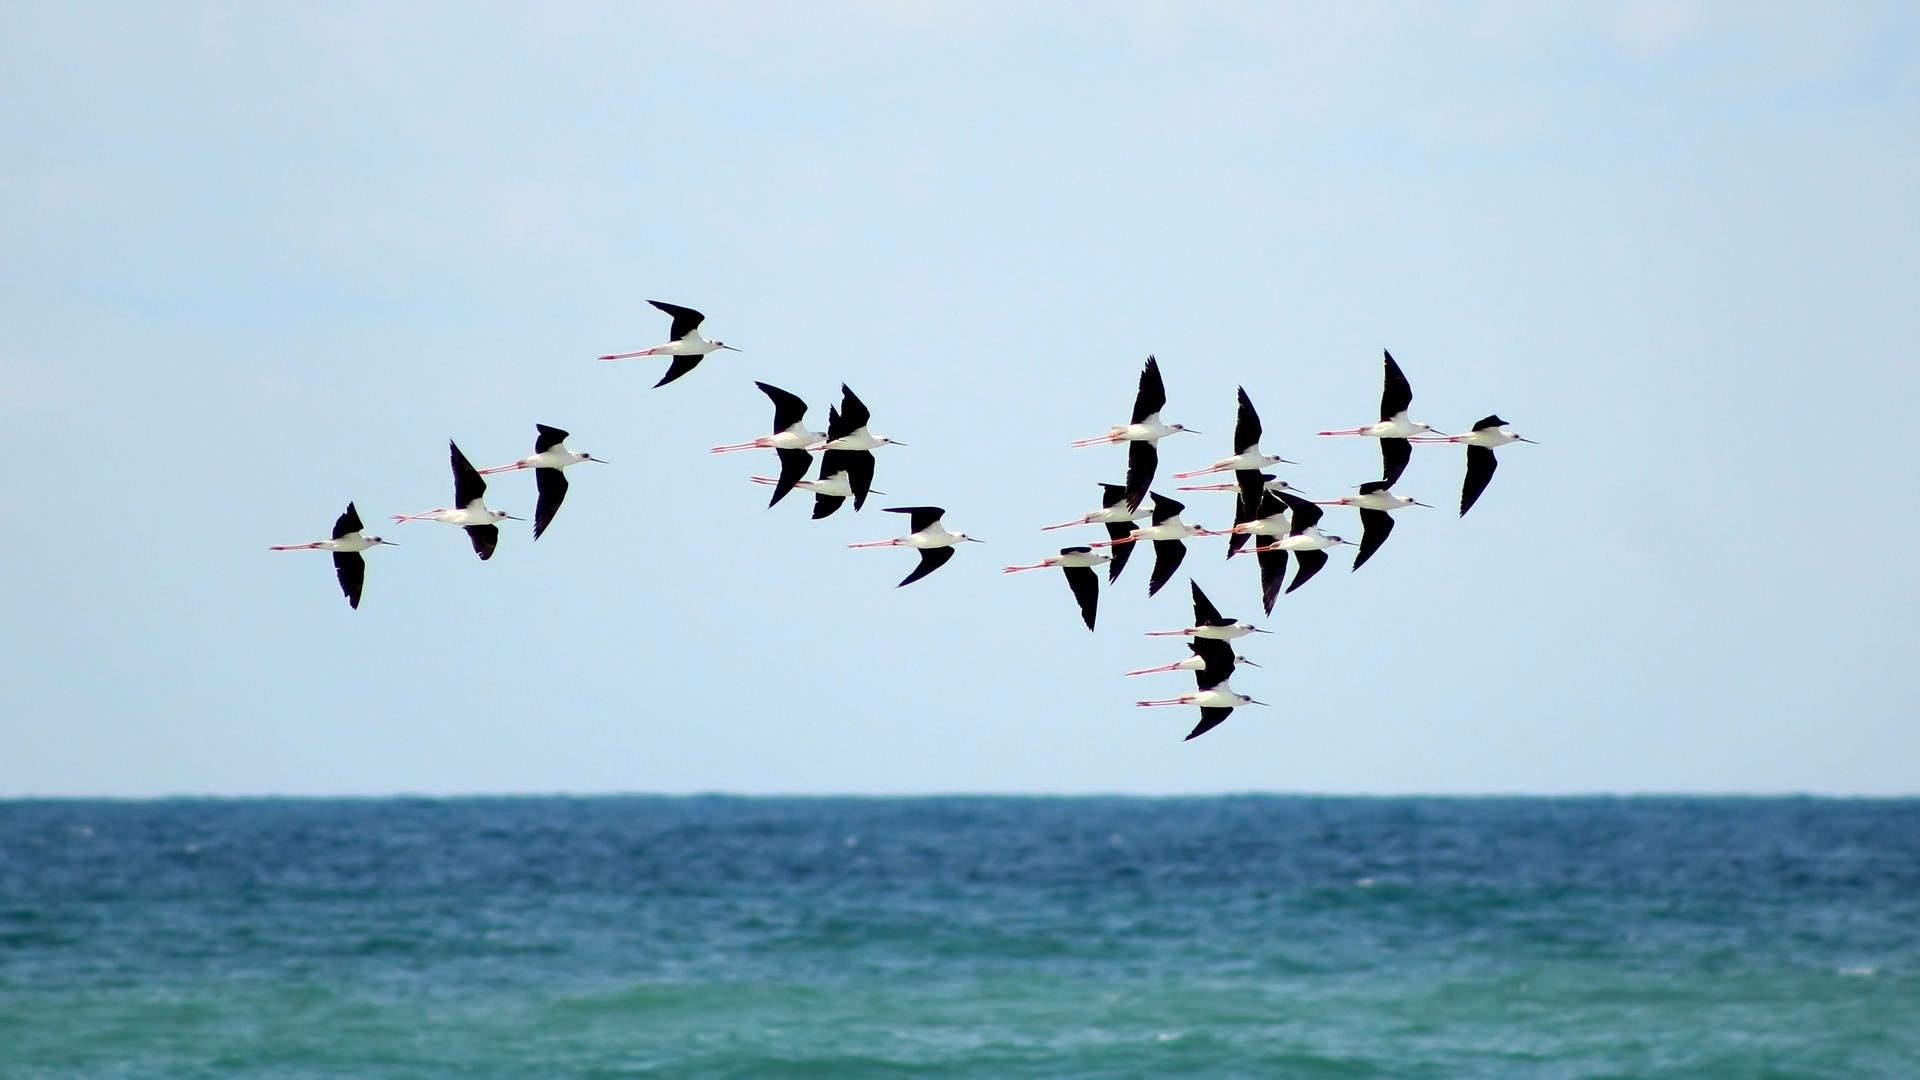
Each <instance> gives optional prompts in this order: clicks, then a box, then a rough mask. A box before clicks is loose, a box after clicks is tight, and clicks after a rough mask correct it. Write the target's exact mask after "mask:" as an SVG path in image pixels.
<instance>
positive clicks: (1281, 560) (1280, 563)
mask: <svg viewBox="0 0 1920 1080" xmlns="http://www.w3.org/2000/svg"><path fill="white" fill-rule="evenodd" d="M1254 554H1255V556H1256V557H1257V558H1258V559H1259V560H1260V603H1261V605H1262V606H1263V607H1265V609H1266V612H1267V614H1269V615H1271V614H1273V602H1274V601H1275V600H1278V599H1279V598H1280V586H1281V584H1282V583H1283V582H1285V581H1286V578H1287V549H1286V548H1283V547H1281V546H1280V545H1278V544H1269V545H1268V546H1266V547H1264V548H1255V549H1254Z"/></svg>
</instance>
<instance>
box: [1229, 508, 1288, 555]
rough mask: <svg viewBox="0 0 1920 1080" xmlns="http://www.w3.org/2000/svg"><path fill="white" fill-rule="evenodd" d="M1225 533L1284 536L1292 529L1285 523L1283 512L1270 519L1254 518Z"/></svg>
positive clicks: (1285, 516) (1285, 515) (1284, 513)
mask: <svg viewBox="0 0 1920 1080" xmlns="http://www.w3.org/2000/svg"><path fill="white" fill-rule="evenodd" d="M1227 531H1228V532H1235V533H1240V534H1242V535H1245V536H1285V535H1287V534H1288V533H1290V532H1292V531H1293V529H1292V527H1291V526H1290V525H1289V524H1288V522H1287V514H1286V511H1284V510H1283V511H1281V512H1280V513H1278V514H1274V515H1272V516H1270V517H1263V518H1255V519H1254V520H1252V521H1248V522H1244V523H1242V524H1239V525H1235V526H1234V527H1233V528H1231V529H1228V530H1227ZM1235 554H1239V552H1235Z"/></svg>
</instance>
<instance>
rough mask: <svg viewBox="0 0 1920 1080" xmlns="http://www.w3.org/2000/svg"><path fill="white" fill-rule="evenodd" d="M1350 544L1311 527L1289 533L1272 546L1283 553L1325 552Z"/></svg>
mask: <svg viewBox="0 0 1920 1080" xmlns="http://www.w3.org/2000/svg"><path fill="white" fill-rule="evenodd" d="M1348 542H1349V541H1346V540H1342V539H1341V538H1339V537H1337V536H1328V535H1327V534H1325V533H1323V532H1321V531H1320V526H1318V525H1309V526H1307V527H1306V528H1305V529H1302V530H1301V531H1299V532H1297V533H1289V534H1288V535H1286V536H1284V537H1281V538H1280V539H1279V540H1277V541H1275V542H1274V544H1272V545H1270V546H1275V547H1278V548H1280V550H1282V551H1325V550H1326V549H1328V548H1330V547H1338V546H1339V545H1341V544H1345V543H1348Z"/></svg>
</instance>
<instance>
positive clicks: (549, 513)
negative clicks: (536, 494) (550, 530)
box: [533, 469, 567, 540]
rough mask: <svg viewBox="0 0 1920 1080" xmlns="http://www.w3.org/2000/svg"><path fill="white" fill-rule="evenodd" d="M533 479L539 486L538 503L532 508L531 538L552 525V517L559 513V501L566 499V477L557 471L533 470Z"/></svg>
mask: <svg viewBox="0 0 1920 1080" xmlns="http://www.w3.org/2000/svg"><path fill="white" fill-rule="evenodd" d="M533 479H534V481H535V482H536V483H538V484H539V485H540V502H539V503H538V504H536V505H535V506H534V508H533V538H534V539H535V540H538V539H540V534H541V533H543V532H546V531H547V526H549V525H551V524H553V515H555V514H557V513H559V512H560V501H561V500H562V499H565V498H566V497H567V477H566V474H565V473H563V472H561V471H560V470H559V469H535V470H533Z"/></svg>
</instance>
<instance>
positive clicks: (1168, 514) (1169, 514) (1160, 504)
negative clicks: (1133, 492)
mask: <svg viewBox="0 0 1920 1080" xmlns="http://www.w3.org/2000/svg"><path fill="white" fill-rule="evenodd" d="M1135 445H1138V444H1137V443H1136V444H1135ZM1186 508H1187V504H1186V503H1183V502H1175V501H1174V500H1172V499H1169V498H1167V497H1166V496H1165V495H1158V494H1156V495H1155V496H1154V497H1153V523H1154V524H1155V525H1158V524H1160V523H1162V522H1165V521H1170V520H1172V519H1173V518H1177V517H1179V516H1180V511H1182V510H1185V509H1186Z"/></svg>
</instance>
